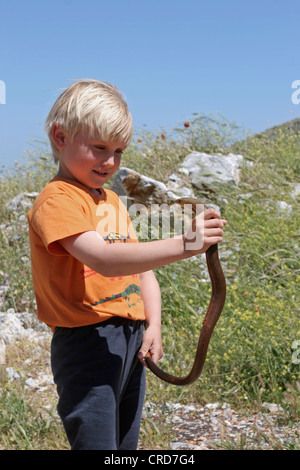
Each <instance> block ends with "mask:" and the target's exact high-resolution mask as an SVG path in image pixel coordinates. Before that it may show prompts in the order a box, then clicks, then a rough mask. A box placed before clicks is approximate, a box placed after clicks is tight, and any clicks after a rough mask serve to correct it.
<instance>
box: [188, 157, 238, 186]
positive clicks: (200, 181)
mask: <svg viewBox="0 0 300 470" xmlns="http://www.w3.org/2000/svg"><path fill="white" fill-rule="evenodd" d="M242 161H243V156H242V155H235V154H232V153H230V154H228V155H221V154H215V155H210V154H207V153H203V152H192V153H190V154H189V155H187V156H186V157H185V159H184V161H183V162H182V164H181V167H180V171H181V172H182V173H184V174H186V175H189V177H190V181H191V182H192V184H193V185H194V186H196V187H198V188H203V187H204V188H207V187H212V186H213V185H214V184H215V183H234V184H238V183H239V180H240V174H239V166H240V164H241V163H242Z"/></svg>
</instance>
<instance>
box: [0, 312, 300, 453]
mask: <svg viewBox="0 0 300 470" xmlns="http://www.w3.org/2000/svg"><path fill="white" fill-rule="evenodd" d="M50 338H51V333H50V332H49V331H48V330H47V328H45V327H44V326H43V325H42V324H40V323H37V322H36V319H35V316H34V315H31V314H28V313H24V314H20V313H14V312H13V311H9V312H3V313H0V362H2V363H3V362H4V359H6V364H4V367H5V370H6V374H7V377H8V379H9V380H10V381H11V382H14V381H17V380H19V379H21V378H22V379H23V380H24V381H25V386H26V387H27V389H30V390H32V392H34V393H35V395H36V396H39V397H40V400H41V402H44V405H43V406H45V407H47V406H48V405H47V402H49V396H51V397H52V400H51V402H52V403H50V405H49V406H51V407H52V408H53V403H54V402H55V400H56V391H55V385H54V384H53V380H52V375H51V370H50V365H49V348H48V347H47V344H48V345H49V343H50ZM20 341H21V342H22V343H23V344H24V343H29V344H30V356H29V357H28V358H27V359H25V360H24V362H23V367H22V370H21V369H20V366H18V367H15V366H14V364H12V363H11V362H10V361H9V358H8V357H6V358H5V351H6V349H9V348H11V347H12V345H13V344H14V343H15V342H20ZM33 366H34V367H33ZM148 418H150V419H151V421H152V422H153V423H156V426H157V427H159V425H160V424H159V423H160V422H161V421H162V418H163V421H164V426H167V428H168V429H169V432H170V435H171V436H172V437H171V442H170V449H172V450H215V449H219V450H222V449H253V450H254V449H264V450H274V449H279V450H285V449H289V448H290V449H293V448H295V445H297V443H298V448H299V443H300V442H299V437H300V426H296V425H295V424H291V425H287V424H286V419H285V416H284V410H283V409H282V408H281V407H280V406H278V405H276V404H271V403H264V404H263V406H262V407H261V409H260V410H259V411H257V412H253V411H252V413H251V414H250V413H249V412H248V413H247V412H245V411H243V412H241V411H239V410H234V409H233V408H232V407H231V406H230V405H229V404H228V403H208V404H206V405H205V406H201V405H198V404H189V405H182V404H179V403H165V405H164V407H163V408H160V409H159V410H158V408H157V407H156V406H155V404H153V403H149V402H146V403H145V407H144V415H143V419H144V420H147V419H148ZM140 448H141V449H143V448H144V446H143V445H142V444H140Z"/></svg>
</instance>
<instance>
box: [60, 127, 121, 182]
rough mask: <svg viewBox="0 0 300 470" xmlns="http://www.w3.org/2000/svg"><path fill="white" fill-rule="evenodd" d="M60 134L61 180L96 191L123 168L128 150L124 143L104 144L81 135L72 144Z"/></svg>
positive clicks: (64, 134) (66, 136)
mask: <svg viewBox="0 0 300 470" xmlns="http://www.w3.org/2000/svg"><path fill="white" fill-rule="evenodd" d="M54 132H55V130H54ZM56 132H57V136H56V137H57V140H58V141H57V140H56V144H57V146H58V148H59V151H60V156H59V171H58V176H61V177H63V178H67V179H72V180H74V181H78V182H80V183H82V184H83V185H84V186H86V187H87V188H89V189H91V190H95V189H97V188H101V186H103V184H104V183H106V181H108V180H109V179H110V178H111V177H112V176H113V174H114V173H115V172H116V170H117V169H118V168H119V166H120V162H121V157H122V153H123V151H124V150H125V148H126V145H125V144H124V143H123V142H103V141H101V140H99V139H97V138H96V139H93V138H90V137H88V136H86V135H85V134H84V133H80V132H79V133H77V134H76V135H75V137H74V139H73V140H71V139H70V138H69V137H68V135H67V134H66V133H65V132H64V131H60V130H59V128H57V129H56ZM60 132H61V133H60Z"/></svg>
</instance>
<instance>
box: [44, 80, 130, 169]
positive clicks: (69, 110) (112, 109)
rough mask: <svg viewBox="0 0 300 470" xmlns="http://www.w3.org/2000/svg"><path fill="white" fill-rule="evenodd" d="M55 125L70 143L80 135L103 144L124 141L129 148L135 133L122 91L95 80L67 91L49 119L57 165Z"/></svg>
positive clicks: (49, 131) (83, 82) (51, 140)
mask: <svg viewBox="0 0 300 470" xmlns="http://www.w3.org/2000/svg"><path fill="white" fill-rule="evenodd" d="M54 123H56V124H58V125H59V126H60V127H62V129H63V130H64V131H66V132H67V133H68V135H69V136H70V138H71V139H73V138H74V137H75V135H76V134H77V132H79V131H80V132H84V133H86V134H87V135H89V136H90V137H93V138H100V139H101V140H102V141H104V142H116V141H122V142H124V144H125V145H126V146H127V145H128V144H129V142H130V140H131V137H132V132H133V123H132V117H131V114H130V112H129V109H128V107H127V104H126V102H125V99H124V98H123V97H122V95H121V92H120V91H119V89H118V88H117V87H116V86H114V85H112V84H111V83H107V82H100V81H98V80H92V79H84V80H79V81H77V82H75V83H73V84H72V85H70V86H69V87H68V88H66V89H65V91H64V92H63V93H62V94H61V95H60V96H59V97H58V99H57V100H56V102H55V103H54V105H53V106H52V109H51V111H50V113H49V115H48V117H47V119H46V124H45V131H46V132H47V134H48V137H49V140H50V145H51V148H52V152H53V158H54V161H55V162H57V161H58V159H59V152H58V149H57V147H56V145H55V143H54V142H53V139H52V127H53V124H54Z"/></svg>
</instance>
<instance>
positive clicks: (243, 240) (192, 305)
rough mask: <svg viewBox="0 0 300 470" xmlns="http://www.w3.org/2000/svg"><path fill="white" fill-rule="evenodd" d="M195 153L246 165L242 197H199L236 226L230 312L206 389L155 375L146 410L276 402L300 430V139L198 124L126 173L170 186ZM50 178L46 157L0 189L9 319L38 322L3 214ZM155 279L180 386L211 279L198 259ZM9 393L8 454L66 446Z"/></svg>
mask: <svg viewBox="0 0 300 470" xmlns="http://www.w3.org/2000/svg"><path fill="white" fill-rule="evenodd" d="M237 141H239V143H236V142H237ZM192 150H199V151H206V152H213V151H217V152H220V153H223V154H226V153H229V152H230V151H233V152H236V153H241V154H242V155H243V156H244V162H245V163H244V165H243V168H242V172H241V181H240V184H239V186H218V187H216V190H215V192H210V193H208V192H205V191H202V192H200V191H198V193H197V196H199V198H201V199H202V200H203V202H207V201H210V202H213V203H216V204H218V205H219V206H220V208H221V211H222V215H223V216H224V217H225V218H226V219H227V220H228V226H227V227H226V229H225V233H226V235H225V237H224V242H223V243H222V246H220V249H219V251H220V259H221V263H222V266H223V269H224V273H225V276H226V281H227V297H226V303H225V307H224V310H223V313H222V315H221V318H220V320H219V322H218V324H217V326H216V328H215V331H214V334H213V337H212V340H211V344H210V347H209V352H208V357H207V361H206V364H205V367H204V371H203V374H202V376H201V378H200V379H199V380H198V381H197V382H196V383H195V384H193V385H192V386H190V387H184V388H181V387H175V386H170V385H167V384H165V383H162V382H161V381H160V380H159V379H157V378H156V377H155V376H154V375H152V374H151V373H148V375H147V377H148V391H147V397H146V399H147V400H148V401H151V402H155V403H156V404H157V406H158V407H159V406H160V404H161V405H162V404H163V403H164V402H165V401H171V400H176V401H180V402H182V403H189V402H197V403H206V402H213V401H220V402H222V401H226V402H229V403H231V405H232V406H233V407H237V408H240V409H241V408H245V410H249V409H251V408H253V409H257V408H259V407H260V406H261V404H262V403H263V402H273V403H277V404H280V405H281V406H282V407H283V408H284V411H285V419H286V422H287V423H296V422H299V404H300V399H299V372H300V364H298V363H297V362H298V361H293V360H292V358H293V352H294V351H293V349H292V344H293V342H294V341H296V340H300V327H299V283H300V282H299V281H300V270H299V235H300V234H299V196H298V199H296V198H295V197H292V195H291V190H292V188H293V184H294V183H297V182H298V183H299V180H300V164H299V162H300V159H299V155H300V147H299V135H297V134H293V133H285V132H283V131H282V129H281V128H278V130H277V131H276V134H275V135H272V138H269V137H268V136H266V135H264V134H260V135H257V136H253V137H248V138H247V139H245V138H244V136H243V132H242V130H241V129H239V128H238V126H236V124H234V123H229V122H228V121H226V119H224V118H223V117H219V116H218V117H217V118H213V117H211V116H201V115H194V116H193V118H192V119H191V120H190V121H189V126H188V127H185V126H184V125H180V126H179V127H178V128H177V129H173V130H172V131H170V132H166V131H165V130H163V129H162V130H160V131H159V132H157V133H156V134H153V133H152V134H151V133H148V132H146V131H143V133H139V135H137V136H136V138H135V139H134V141H133V142H132V144H131V145H130V147H129V148H128V149H127V151H126V153H125V155H124V161H123V162H122V165H123V166H129V167H131V168H132V169H134V170H136V171H138V172H141V173H143V174H146V175H147V176H151V177H153V178H156V179H158V180H160V181H167V179H168V176H169V175H170V174H171V173H174V172H175V171H176V170H177V168H178V166H179V164H180V163H181V162H182V160H183V159H184V157H185V156H186V155H187V154H188V153H189V152H190V151H192ZM54 173H55V166H54V165H53V164H52V163H51V159H50V156H49V155H48V154H47V150H45V149H42V150H37V151H36V152H33V153H32V154H31V155H29V157H28V161H27V162H24V164H23V163H22V164H17V165H16V167H15V168H14V170H11V171H8V170H5V178H4V179H1V180H0V186H1V195H0V198H1V205H0V207H1V209H0V226H1V227H0V262H1V270H0V286H4V287H5V289H4V290H3V289H2V293H0V296H1V299H2V308H1V310H4V311H5V310H7V309H8V308H14V309H15V310H16V311H24V310H27V311H30V312H33V311H34V310H35V303H34V295H33V291H32V285H31V277H30V263H29V245H28V238H27V226H26V220H24V218H23V220H22V217H21V220H20V217H19V215H16V214H15V215H14V214H10V213H8V212H7V211H6V209H5V205H6V202H7V201H8V200H10V199H11V198H12V197H14V196H15V195H17V194H18V193H20V192H23V191H39V190H40V189H41V188H42V187H43V186H44V184H45V183H46V182H47V181H48V180H49V179H51V177H52V176H53V175H54ZM245 195H246V196H245ZM225 200H226V201H227V202H226V203H225V202H224V201H225ZM278 201H284V202H286V203H287V204H289V207H290V208H291V212H290V213H289V212H288V211H287V210H283V211H280V209H279V208H278V206H277V202H278ZM156 275H157V278H158V281H159V283H160V286H161V290H162V299H163V312H162V321H163V325H162V332H163V346H164V358H163V360H162V361H161V367H162V368H164V369H166V370H167V371H168V372H171V373H174V374H176V375H184V374H186V373H187V372H188V371H189V369H190V367H191V364H192V361H193V359H194V354H195V349H196V343H197V340H198V336H199V332H200V328H201V322H202V320H203V316H204V313H205V311H206V309H207V306H208V303H209V299H210V283H209V282H207V281H206V280H205V278H206V277H207V273H206V267H205V265H204V264H203V263H202V262H201V260H200V259H198V258H193V259H191V260H188V261H184V262H178V263H175V264H174V265H172V266H167V267H164V268H161V269H158V270H156ZM23 355H24V356H23V357H25V355H26V352H23ZM7 387H8V385H7V384H5V383H4V384H3V386H2V392H1V391H0V393H2V395H1V399H0V400H1V401H0V403H1V405H0V406H1V408H0V411H1V413H2V414H1V433H0V436H1V437H0V447H1V446H2V447H4V448H30V447H29V446H30V445H32V444H31V443H32V442H34V443H35V445H36V446H38V448H41V447H43V448H47V446H48V448H56V446H58V445H59V444H58V440H59V441H61V440H62V439H63V438H62V437H61V434H60V433H58V431H57V428H56V426H58V424H56V422H55V420H53V419H49V417H48V418H47V417H44V416H43V414H40V415H39V414H38V415H35V414H34V412H33V409H34V407H35V406H36V405H35V404H34V398H33V397H28V396H27V395H28V393H26V394H25V392H24V393H23V392H21V391H20V390H17V391H16V390H15V389H14V386H13V384H10V385H9V387H10V388H9V390H10V393H8V392H7ZM147 426H148V425H147V424H146V422H144V424H143V425H142V430H141V437H142V439H144V441H145V439H146V440H147V442H146V443H145V445H148V446H149V432H150V431H149V429H148V428H149V426H148V427H147ZM151 429H152V430H153V433H152V436H151V438H150V440H152V442H153V443H154V444H153V445H154V446H155V445H157V446H160V445H162V444H161V443H164V444H163V445H165V446H167V445H168V444H167V443H168V439H169V438H168V436H169V433H170V429H169V428H168V426H167V425H165V424H164V423H161V424H160V426H159V427H158V429H157V430H155V426H154V425H153V426H152V427H151ZM55 436H59V437H57V438H56V437H55ZM143 436H144V437H143ZM47 441H48V442H47ZM62 442H64V441H62ZM155 443H156V444H155ZM39 446H40V447H39ZM165 448H167V447H165ZM295 448H299V444H296V443H295Z"/></svg>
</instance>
